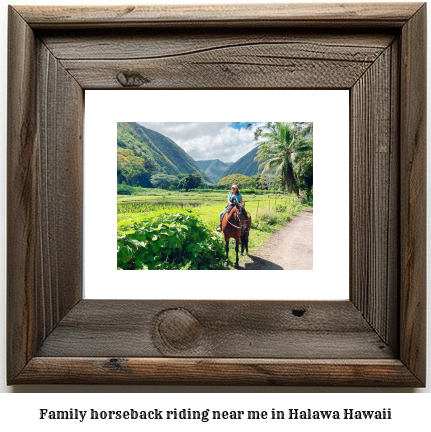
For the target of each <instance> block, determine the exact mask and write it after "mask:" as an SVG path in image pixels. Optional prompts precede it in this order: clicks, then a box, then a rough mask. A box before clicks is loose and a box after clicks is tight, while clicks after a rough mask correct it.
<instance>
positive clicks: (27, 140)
mask: <svg viewBox="0 0 431 432" xmlns="http://www.w3.org/2000/svg"><path fill="white" fill-rule="evenodd" d="M323 27H324V28H323ZM101 28H103V29H107V28H109V29H110V31H109V32H106V33H107V35H103V33H102V32H101V30H100V29H101ZM383 28H385V29H386V30H384V31H383V30H382V29H383ZM33 32H35V33H33ZM424 38H425V7H423V6H422V5H420V4H414V3H407V4H400V3H396V4H375V3H373V4H355V5H347V4H345V5H336V4H331V5H304V4H301V5H275V6H267V5H265V6H262V5H258V6H251V7H248V6H247V7H242V6H236V5H233V6H216V7H195V6H190V7H181V8H178V7H160V8H151V7H149V8H148V7H138V8H133V7H130V8H128V7H114V8H52V7H47V8H33V7H18V8H10V16H9V71H8V96H9V97H8V382H9V383H42V382H44V383H47V382H52V383H59V382H69V383H78V382H79V383H108V382H111V383H134V384H137V383H146V384H151V383H157V384H160V383H163V384H165V383H169V384H172V383H178V384H180V383H181V384H264V385H268V384H274V385H275V384H284V385H349V386H351V385H376V386H381V385H384V386H394V385H398V386H423V385H424V383H425V332H424V326H425V300H426V299H425V290H426V285H425V186H424V185H425V182H424V179H425V118H426V113H425V48H424ZM88 88H103V89H119V88H142V89H145V88H179V89H183V88H214V89H228V88H308V89H316V88H335V89H336V88H348V89H350V91H351V104H350V107H351V142H350V150H351V151H350V154H351V161H350V170H351V177H350V182H351V185H350V190H351V197H350V213H351V219H350V222H351V231H350V256H351V262H350V293H351V297H350V301H346V302H221V301H219V302H215V301H210V302H208V301H206V302H203V301H173V300H163V301H135V302H129V301H87V300H80V299H81V296H82V289H81V283H82V163H83V161H82V128H83V125H82V121H83V103H84V92H83V90H84V89H88ZM398 318H399V319H398Z"/></svg>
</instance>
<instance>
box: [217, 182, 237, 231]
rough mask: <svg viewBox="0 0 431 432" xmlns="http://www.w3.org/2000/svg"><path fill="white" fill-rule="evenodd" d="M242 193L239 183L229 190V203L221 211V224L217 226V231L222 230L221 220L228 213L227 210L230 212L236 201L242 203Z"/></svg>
mask: <svg viewBox="0 0 431 432" xmlns="http://www.w3.org/2000/svg"><path fill="white" fill-rule="evenodd" d="M242 202H243V201H242V195H241V194H240V192H239V189H238V186H237V185H232V189H231V191H230V192H229V194H228V196H227V205H226V207H225V208H224V210H223V211H222V212H221V213H220V223H219V226H218V227H217V231H219V232H220V231H221V221H222V219H223V216H224V215H225V214H226V212H229V211H230V210H231V209H232V207H233V206H234V205H235V203H242Z"/></svg>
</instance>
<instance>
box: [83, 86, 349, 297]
mask: <svg viewBox="0 0 431 432" xmlns="http://www.w3.org/2000/svg"><path fill="white" fill-rule="evenodd" d="M256 100H261V101H265V104H263V103H256ZM328 105H329V106H330V107H331V108H330V109H328ZM179 106H181V107H182V108H181V110H179V109H178V107H179ZM203 107H204V109H202V108H203ZM281 113H282V114H281ZM118 121H123V122H124V121H136V122H139V121H169V122H172V121H194V122H204V121H206V122H208V121H262V122H267V121H309V122H313V129H314V130H313V131H314V152H313V153H314V154H313V159H314V165H313V168H314V173H313V178H314V186H313V189H314V190H313V193H314V202H313V216H314V222H313V270H295V271H283V272H279V271H277V270H269V271H264V270H260V271H255V270H254V271H253V270H248V271H242V272H241V274H240V275H236V276H235V277H240V278H241V283H240V284H237V288H235V289H232V285H231V284H228V283H226V281H227V280H228V278H229V277H230V276H229V275H228V274H227V273H226V272H225V271H211V270H207V271H198V270H195V271H186V272H185V271H180V270H176V271H175V270H172V271H118V270H117V249H116V244H117V243H116V239H117V230H116V226H117V178H116V175H115V173H116V168H117V151H116V148H117V122H118ZM101 125H103V127H101ZM335 130H336V133H334V131H335ZM101 155H103V156H101ZM84 160H85V182H84V184H85V193H84V196H85V200H84V202H85V211H84V215H85V223H84V226H85V235H84V238H85V248H84V251H85V260H84V262H85V298H92V299H96V298H102V299H103V298H105V299H119V298H122V299H131V298H135V299H136V298H137V299H139V298H141V299H243V300H245V299H250V300H256V299H267V300H270V299H271V300H280V299H281V300H340V299H347V298H348V297H349V92H348V91H347V90H338V91H337V90H333V91H329V90H326V91H325V90H320V91H305V90H303V91H288V90H265V91H264V90H260V91H253V90H225V91H212V90H188V91H184V90H183V91H179V90H163V91H160V90H152V91H151V90H150V91H142V90H135V91H112V90H111V91H109V90H105V91H102V90H92V91H86V92H85V152H84ZM226 193H227V192H226ZM244 199H245V201H247V196H246V195H245V196H244ZM101 209H103V211H102V210H101ZM221 210H222V206H221V207H220V211H221ZM102 233H103V235H102ZM250 235H251V236H253V230H252V231H251V234H250ZM234 254H235V251H234V249H233V248H231V251H230V257H231V259H234V256H235V255H234Z"/></svg>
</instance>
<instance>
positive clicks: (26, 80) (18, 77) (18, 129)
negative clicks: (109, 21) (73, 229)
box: [7, 9, 37, 376]
mask: <svg viewBox="0 0 431 432" xmlns="http://www.w3.org/2000/svg"><path fill="white" fill-rule="evenodd" d="M8 39H9V41H8V43H9V46H8V105H7V111H8V119H9V121H8V127H7V139H8V146H7V163H8V167H7V183H8V188H7V201H8V205H7V293H8V297H7V318H8V328H7V348H8V349H7V355H8V366H7V367H8V376H15V375H17V374H18V373H19V372H20V371H21V370H22V369H23V368H24V366H25V365H26V363H27V362H28V361H29V360H30V359H31V358H32V357H33V356H34V354H35V353H36V349H37V347H36V342H37V341H36V338H35V331H34V330H35V329H34V315H35V307H36V306H35V292H34V278H33V274H34V272H35V266H36V263H35V253H34V252H35V245H36V229H35V218H36V209H37V204H36V187H37V185H36V181H35V179H36V145H35V141H36V79H35V78H36V73H35V59H36V42H35V38H34V36H33V32H32V31H31V30H30V28H29V27H28V25H27V24H26V23H25V22H24V21H23V20H22V18H21V17H20V16H19V15H18V14H17V13H16V12H15V11H14V10H13V9H9V33H8Z"/></svg>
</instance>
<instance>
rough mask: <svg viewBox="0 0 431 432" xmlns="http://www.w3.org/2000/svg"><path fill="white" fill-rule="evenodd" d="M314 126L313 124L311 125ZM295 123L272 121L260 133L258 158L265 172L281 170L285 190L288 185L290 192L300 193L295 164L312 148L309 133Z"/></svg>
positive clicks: (278, 171)
mask: <svg viewBox="0 0 431 432" xmlns="http://www.w3.org/2000/svg"><path fill="white" fill-rule="evenodd" d="M311 127H312V126H311ZM305 128H306V126H305V127H301V126H299V125H297V124H295V123H281V122H277V123H270V124H268V129H267V130H266V131H264V132H262V133H261V134H260V138H261V140H260V141H259V142H258V143H257V145H258V146H259V149H258V152H257V156H256V160H258V161H263V162H262V163H261V165H260V166H259V168H261V167H264V168H263V172H264V173H265V172H267V171H270V170H274V169H275V170H276V172H277V173H280V172H281V179H282V180H281V181H282V186H283V190H285V188H286V187H287V191H288V192H289V193H291V192H295V193H296V194H297V195H298V194H299V188H298V180H299V179H296V178H295V173H294V164H295V159H296V158H300V157H301V155H302V154H303V153H305V152H307V151H310V148H312V145H313V144H312V138H311V146H310V139H309V136H308V134H304V133H303V129H305Z"/></svg>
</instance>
